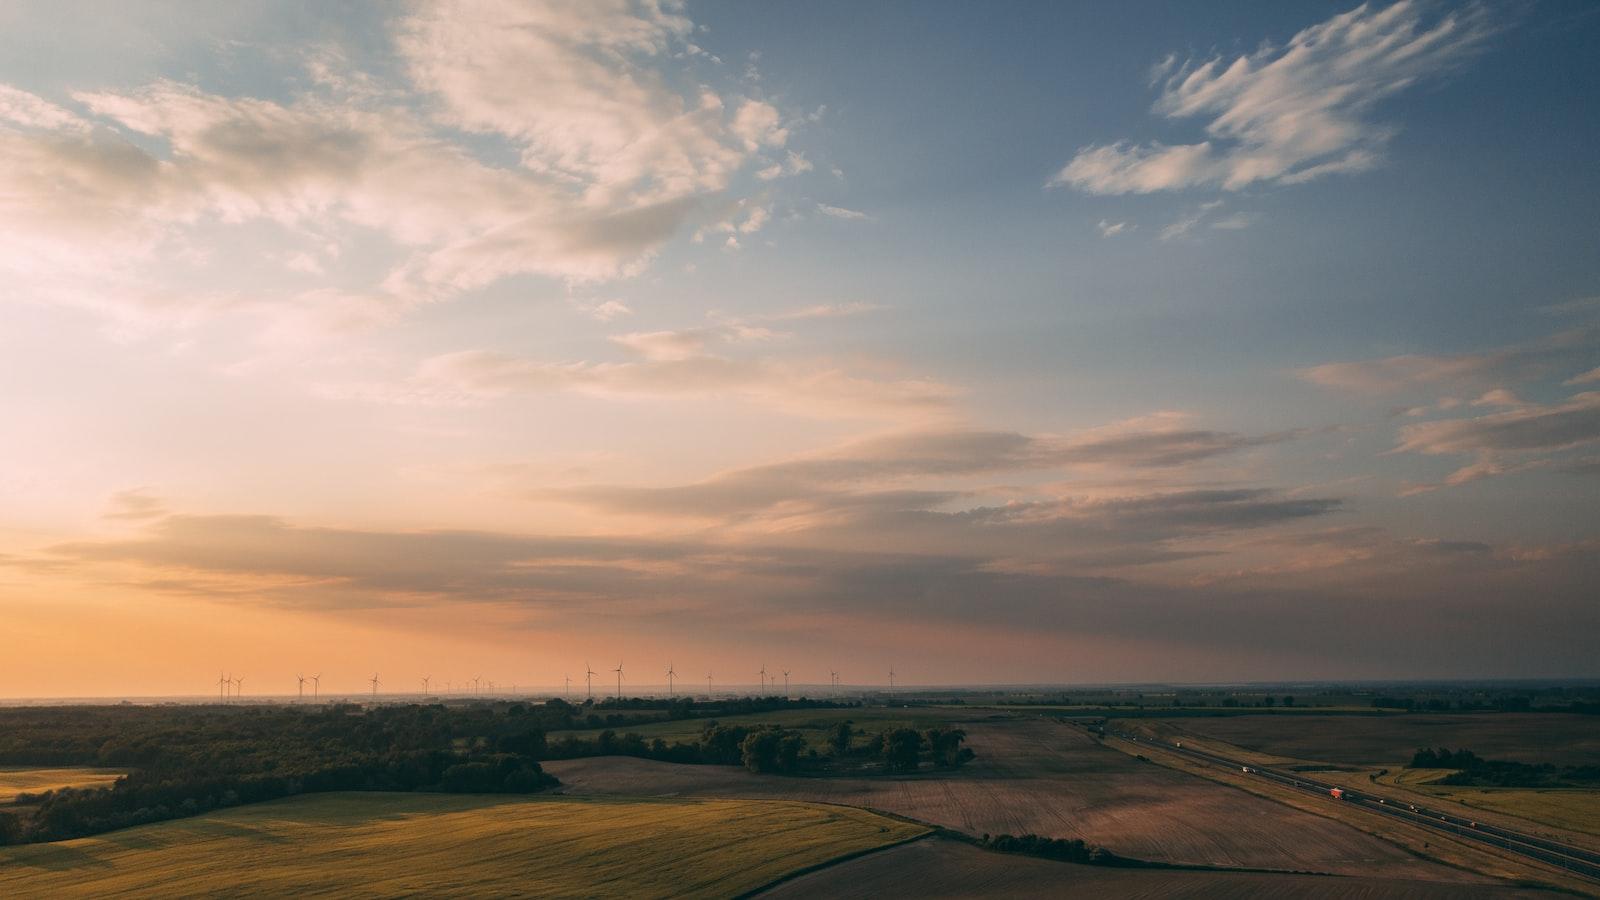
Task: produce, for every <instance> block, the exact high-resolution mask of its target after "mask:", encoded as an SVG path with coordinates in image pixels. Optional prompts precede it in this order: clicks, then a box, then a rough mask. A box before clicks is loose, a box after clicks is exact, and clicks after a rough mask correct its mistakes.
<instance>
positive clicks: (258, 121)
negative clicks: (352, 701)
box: [0, 0, 1600, 694]
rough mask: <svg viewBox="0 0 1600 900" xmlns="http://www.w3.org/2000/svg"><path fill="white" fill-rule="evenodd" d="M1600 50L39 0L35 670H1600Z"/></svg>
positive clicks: (890, 14) (560, 9) (530, 677)
mask: <svg viewBox="0 0 1600 900" xmlns="http://www.w3.org/2000/svg"><path fill="white" fill-rule="evenodd" d="M1597 44H1600V11H1596V10H1595V9H1594V7H1593V6H1592V5H1591V4H1586V3H1577V2H1545V3H1528V4H1518V5H1487V4H1485V5H1471V4H1468V5H1460V4H1430V3H1412V2H1402V3H1399V4H1393V5H1390V4H1381V3H1379V4H1370V5H1367V6H1361V7H1352V6H1350V5H1347V4H1320V3H1319V4H1312V3H1284V4H1272V5H1262V4H1250V3H1240V4H1208V5H1205V6H1198V5H1194V4H1138V5H1131V6H1130V5H1116V6H1113V5H1103V6H1087V5H1083V6H1080V5H1068V4H1044V3H1040V4H957V3H917V4H890V3H883V4H870V5H862V4H855V3H807V4H793V5H780V4H747V3H724V2H705V3H695V2H690V3H687V4H686V5H682V6H679V5H674V4H670V3H669V4H664V5H656V4H649V3H632V2H623V0H618V2H615V3H577V4H566V3H532V4H515V3H504V4H500V3H493V4H491V3H483V4H466V5H464V6H460V7H456V6H451V5H426V6H396V7H368V6H362V5H355V4H349V5H329V4H313V3H306V4H298V5H281V4H272V5H268V4H252V5H234V6H225V7H219V6H214V5H207V4H149V5H141V6H139V7H137V8H129V7H126V6H125V5H121V4H101V5H96V4H65V5H62V4H27V3H24V4H16V5H13V6H10V7H8V8H7V9H6V10H5V11H3V12H0V169H3V170H4V171H5V173H6V174H4V175H0V239H3V240H4V241H5V246H6V248H7V249H6V250H4V251H0V276H4V283H5V285H6V287H4V288H3V289H0V309H3V310H4V311H5V321H6V327H5V328H4V330H3V331H0V403H4V404H5V407H6V408H7V409H9V410H10V411H11V415H10V418H11V420H12V425H13V427H14V429H15V432H16V433H18V434H23V435H26V436H27V439H26V440H23V441H13V442H8V444H7V446H5V447H3V448H0V508H4V509H5V510H7V512H6V513H5V515H4V517H3V518H0V614H4V615H7V616H8V617H9V619H10V620H11V621H12V622H13V623H15V627H17V628H19V629H23V630H26V631H28V632H29V633H32V634H36V635H41V636H45V638H48V639H44V638H42V639H41V642H40V643H39V645H38V646H39V650H38V651H37V654H36V657H35V658H29V659H24V660H23V661H22V662H21V663H20V664H19V665H20V666H21V671H20V672H19V673H18V675H17V678H16V679H14V680H15V681H16V682H17V683H18V685H19V687H17V688H15V690H17V691H19V692H21V693H24V694H26V693H30V692H37V690H39V689H40V688H37V687H34V688H30V687H29V685H30V684H31V685H42V684H44V683H45V681H46V679H47V678H49V677H51V676H50V675H49V666H50V660H51V659H52V656H51V654H52V653H54V652H57V651H59V650H60V649H61V648H62V647H63V646H76V644H75V643H74V642H88V643H91V644H96V645H101V644H104V645H107V646H108V647H109V646H112V645H114V644H115V643H116V639H117V638H118V637H119V636H120V635H122V634H125V633H127V631H128V630H129V629H135V630H142V632H144V633H160V634H163V635H168V636H169V639H170V640H171V641H172V642H173V643H174V644H175V645H177V644H181V645H183V646H185V647H187V648H189V649H186V650H183V651H182V652H175V653H173V654H171V655H169V656H168V657H167V658H166V659H165V660H164V661H162V662H151V661H143V662H139V663H137V664H135V665H136V674H135V676H134V678H135V680H136V681H137V683H138V684H139V685H142V686H146V687H148V688H149V689H150V690H152V691H168V690H181V689H182V686H183V685H185V684H187V680H188V679H189V678H190V677H191V674H192V673H191V671H190V670H191V669H193V670H196V671H202V672H203V671H209V670H210V669H212V668H215V664H216V662H217V660H216V659H214V657H216V656H219V655H221V656H227V657H229V658H242V659H243V660H244V661H245V663H246V664H247V665H256V666H263V667H264V666H267V665H271V664H275V662H270V661H275V660H277V659H278V658H280V657H281V656H283V655H285V654H291V655H292V654H295V653H308V652H332V651H329V650H327V649H326V648H322V649H321V650H317V649H316V648H313V650H310V651H307V650H302V649H298V648H296V649H290V648H289V644H288V643H286V642H288V641H289V636H291V635H296V634H300V633H303V632H304V630H305V629H306V628H307V627H308V624H312V623H314V624H315V626H316V627H317V629H319V630H321V631H324V632H326V633H327V634H328V635H329V637H328V638H327V643H328V645H329V646H330V647H331V646H335V645H337V646H351V647H355V648H357V652H356V653H354V654H346V655H354V656H359V657H361V661H360V662H359V664H358V663H356V662H352V670H351V673H350V677H351V678H352V679H355V678H356V677H357V676H358V675H359V674H360V673H365V672H368V671H370V670H371V669H372V668H373V667H374V666H377V665H382V666H386V667H406V666H419V665H423V664H424V663H428V667H430V668H433V669H435V670H439V669H442V668H443V667H444V666H448V665H461V666H467V667H471V666H474V665H477V662H478V661H482V660H487V661H489V662H490V663H492V664H493V665H496V666H499V667H501V668H503V669H504V670H505V671H504V672H503V673H502V674H501V676H500V677H499V678H497V680H501V681H504V682H506V683H509V682H511V681H513V680H515V681H520V682H522V683H536V682H542V683H547V684H555V683H559V682H560V679H561V676H562V674H563V673H564V672H565V671H566V669H567V668H570V667H571V666H573V665H576V663H574V662H573V661H572V660H570V659H566V658H565V657H566V656H571V655H573V654H574V653H577V654H578V656H575V657H574V658H575V659H579V661H581V656H582V654H583V653H589V654H591V655H593V656H595V657H596V658H599V657H609V656H615V655H617V652H618V651H621V652H624V653H626V654H627V655H628V656H629V657H630V658H637V659H640V660H642V662H641V665H642V666H644V667H645V668H646V669H648V668H649V666H650V665H653V664H654V663H653V660H654V659H655V658H656V657H660V658H661V659H662V660H665V659H666V658H667V656H668V655H669V654H670V655H673V656H675V657H676V658H677V659H679V660H682V659H685V658H687V657H688V656H689V653H690V651H692V652H693V653H694V654H697V655H698V657H700V658H702V659H703V660H704V661H705V663H706V665H709V666H715V667H719V668H723V669H727V670H731V671H743V670H744V669H750V670H751V671H752V672H753V671H754V669H755V668H757V667H759V666H760V665H761V663H762V662H763V661H766V662H772V663H774V664H777V662H776V659H777V655H778V654H781V653H784V652H791V651H792V652H801V651H803V652H804V653H806V654H807V655H808V658H809V657H819V658H820V657H827V658H831V659H833V660H835V661H836V663H838V664H839V665H842V666H849V667H853V668H855V669H857V670H859V671H860V672H861V673H862V674H861V675H860V676H859V680H862V681H866V680H869V679H870V678H874V677H877V676H876V675H875V674H872V673H876V672H877V670H878V669H881V668H883V667H884V663H885V660H884V659H883V657H884V655H885V654H886V653H887V652H889V651H887V650H886V649H885V647H886V644H891V643H893V642H896V641H898V642H909V643H911V644H913V645H914V646H913V647H912V648H911V652H912V653H915V654H917V655H921V656H925V657H929V658H939V659H941V660H943V662H942V663H941V664H940V666H939V667H937V668H933V667H929V668H928V670H927V671H920V672H919V671H911V670H910V669H909V668H907V667H906V666H903V665H902V667H901V668H902V670H904V671H905V677H906V678H907V680H908V681H918V680H920V681H925V682H934V681H953V680H975V681H1015V680H1019V679H1021V678H1022V677H1023V673H1024V672H1028V673H1036V672H1038V671H1039V670H1040V668H1041V667H1043V668H1044V669H1046V670H1047V671H1050V672H1051V673H1052V677H1054V678H1059V679H1060V680H1064V681H1073V680H1079V681H1108V680H1159V679H1202V680H1216V679H1232V678H1278V677H1391V676H1394V677H1399V676H1430V677H1431V676H1467V675H1473V676H1476V675H1592V674H1594V673H1593V671H1592V661H1591V660H1590V653H1589V650H1588V648H1587V647H1586V642H1585V641H1584V640H1583V637H1584V636H1585V635H1587V634H1592V633H1593V632H1594V630H1595V626H1596V625H1600V621H1597V620H1596V619H1595V615H1596V610H1595V606H1594V604H1593V602H1592V597H1593V596H1594V595H1595V592H1596V577H1597V575H1596V565H1595V563H1596V550H1597V549H1600V544H1597V541H1600V534H1597V533H1596V527H1597V520H1596V514H1595V510H1596V509H1597V508H1600V505H1597V504H1596V500H1597V499H1600V491H1597V486H1600V481H1597V480H1596V474H1595V473H1596V472H1597V471H1600V456H1597V455H1596V454H1597V453H1600V450H1597V449H1596V448H1597V445H1600V393H1597V392H1600V388H1597V387H1596V385H1600V370H1596V366H1597V365H1600V300H1597V299H1596V298H1600V247H1597V241H1600V229H1597V225H1596V223H1597V222H1600V171H1597V167H1596V166H1595V165H1594V164H1593V156H1594V153H1593V148H1594V147H1595V146H1596V145H1597V143H1600V140H1597V139H1600V119H1597V117H1596V116H1595V115H1593V111H1592V105H1593V103H1592V98H1593V97H1594V96H1596V94H1597V89H1600V63H1597V62H1596V61H1595V59H1594V54H1593V53H1592V52H1589V51H1590V48H1592V47H1594V46H1596V45H1597ZM1530 597H1534V598H1537V599H1536V600H1533V601H1530V600H1529V598H1530ZM47 598H48V599H47ZM574 608H578V609H583V610H588V611H590V612H588V613H586V614H582V615H574V614H573V613H572V610H573V609H574ZM219 609H228V610H231V611H232V614H233V615H235V616H237V617H239V619H238V624H237V625H232V624H217V623H215V619H216V616H215V613H216V611H217V610H219ZM91 612H92V613H93V614H94V615H95V616H97V617H102V616H103V617H105V619H104V620H105V621H106V623H107V624H106V625H105V626H104V628H103V630H102V629H99V628H96V629H92V630H91V633H89V634H84V633H83V632H82V631H80V630H76V629H73V628H72V627H70V626H69V624H68V623H71V622H75V621H81V620H82V619H83V617H84V616H85V615H86V614H89V613H91ZM1377 614H1384V615H1392V616H1394V618H1395V627H1394V628H1393V629H1392V633H1390V634H1384V635H1380V636H1377V637H1375V638H1372V639H1371V640H1366V641H1357V640H1356V639H1355V638H1354V637H1353V636H1348V635H1350V634H1352V633H1353V632H1355V631H1356V630H1357V629H1361V628H1364V627H1365V626H1364V625H1363V623H1364V622H1365V621H1367V619H1368V617H1370V616H1372V615H1377ZM596 617H598V618H596ZM1241 620H1248V621H1249V623H1250V624H1248V625H1239V626H1237V627H1233V628H1232V629H1231V630H1230V629H1223V628H1220V627H1217V625H1216V623H1218V622H1220V621H1228V622H1239V621H1241ZM1445 621H1448V622H1450V623H1451V624H1450V625H1449V626H1448V627H1446V628H1443V629H1442V630H1440V631H1437V632H1430V634H1431V643H1430V645H1429V649H1428V650H1427V651H1426V652H1423V653H1420V654H1419V653H1418V652H1416V651H1415V650H1414V647H1415V641H1416V638H1417V633H1418V631H1419V630H1423V629H1430V628H1437V627H1438V623H1440V622H1445ZM207 622H210V623H212V624H201V623H207ZM597 623H598V624H597ZM1328 631H1332V632H1334V633H1337V634H1340V635H1346V636H1344V637H1340V638H1338V639H1334V640H1326V639H1323V638H1319V637H1315V635H1318V634H1322V633H1325V632H1328ZM261 635H269V636H270V637H269V638H268V639H266V640H262V639H261ZM195 647H203V648H205V649H194V648H195ZM529 648H532V649H531V650H530V649H529ZM679 648H681V649H679ZM80 649H81V648H80ZM108 652H110V651H108ZM114 656H115V654H114V653H113V658H112V662H113V663H115V664H116V665H118V666H122V667H123V669H122V670H123V671H126V670H127V666H128V665H130V664H131V663H130V661H128V660H117V659H115V658H114ZM429 660H436V662H428V661H429ZM1062 660H1070V662H1061V661H1062ZM110 664H111V663H108V665H110ZM304 664H305V665H313V664H314V663H313V661H310V660H307V661H306V662H305V663H304ZM234 668H237V666H234ZM108 671H109V669H108ZM107 677H108V676H107V675H105V674H104V673H98V672H86V673H84V674H83V676H82V678H83V679H84V684H83V685H81V686H80V689H81V690H82V691H85V692H97V691H113V690H118V691H120V689H116V688H113V686H111V685H109V684H107V683H106V681H105V679H106V678H107ZM441 677H442V676H441ZM1029 677H1032V676H1029Z"/></svg>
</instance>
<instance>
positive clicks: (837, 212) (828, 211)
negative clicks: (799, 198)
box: [817, 203, 872, 221]
mask: <svg viewBox="0 0 1600 900" xmlns="http://www.w3.org/2000/svg"><path fill="white" fill-rule="evenodd" d="M817 212H819V213H822V214H823V215H825V216H832V217H833V218H835V219H846V220H852V221H863V220H866V219H871V218H872V217H871V216H869V215H867V214H866V213H864V212H857V211H855V210H853V209H845V208H844V207H842V206H829V205H828V204H826V203H818V204H817Z"/></svg>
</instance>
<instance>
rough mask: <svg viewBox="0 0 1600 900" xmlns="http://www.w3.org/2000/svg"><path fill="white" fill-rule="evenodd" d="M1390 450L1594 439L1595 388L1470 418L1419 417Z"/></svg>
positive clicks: (1522, 446) (1599, 401)
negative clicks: (1567, 397)
mask: <svg viewBox="0 0 1600 900" xmlns="http://www.w3.org/2000/svg"><path fill="white" fill-rule="evenodd" d="M1400 433H1401V443H1400V446H1398V447H1397V448H1395V449H1396V451H1399V452H1411V453H1427V454H1434V455H1439V454H1450V453H1477V452H1513V451H1555V450H1566V449H1570V448H1573V447H1578V446H1581V445H1583V444H1588V443H1593V442H1595V441H1600V392H1588V393H1583V394H1578V395H1577V396H1575V397H1573V398H1571V399H1570V400H1567V401H1566V402H1564V403H1559V404H1552V405H1548V406H1540V405H1536V404H1528V405H1526V406H1523V407H1522V408H1519V409H1515V410H1512V411H1510V412H1502V413H1492V414H1490V415H1486V416H1479V417H1477V418H1473V419H1451V420H1447V421H1440V422H1423V423H1419V424H1416V425H1407V426H1406V427H1404V428H1402V429H1401V432H1400Z"/></svg>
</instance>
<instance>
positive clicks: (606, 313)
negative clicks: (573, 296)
mask: <svg viewBox="0 0 1600 900" xmlns="http://www.w3.org/2000/svg"><path fill="white" fill-rule="evenodd" d="M572 305H573V307H574V308H576V309H577V310H578V311H579V312H582V313H583V314H584V315H586V316H589V317H590V318H592V319H594V320H595V321H597V322H610V321H612V320H614V319H620V318H623V317H624V316H631V315H633V308H632V307H630V306H629V305H628V304H626V303H623V302H622V301H621V300H599V301H596V300H573V301H572Z"/></svg>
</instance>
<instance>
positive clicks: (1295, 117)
mask: <svg viewBox="0 0 1600 900" xmlns="http://www.w3.org/2000/svg"><path fill="white" fill-rule="evenodd" d="M1427 10H1428V8H1427V7H1426V6H1424V5H1422V4H1419V3H1414V2H1411V0H1401V2H1399V3H1395V4H1393V5H1391V6H1389V7H1387V8H1383V9H1374V8H1373V7H1371V6H1369V5H1362V6H1359V7H1357V8H1355V9H1353V10H1351V11H1349V12H1347V13H1343V14H1340V15H1337V16H1334V17H1333V18H1331V19H1329V20H1328V21H1326V22H1322V23H1320V24H1318V25H1314V26H1312V27H1310V28H1307V29H1305V30H1303V31H1301V32H1299V33H1298V34H1296V35H1294V37H1292V38H1290V40H1289V41H1288V42H1287V43H1286V44H1283V45H1281V46H1275V45H1267V46H1264V47H1262V48H1261V49H1260V50H1257V51H1256V52H1254V53H1251V54H1248V55H1244V56H1239V57H1237V58H1235V59H1232V60H1227V59H1224V58H1223V57H1220V56H1217V57H1212V58H1210V59H1205V60H1195V59H1189V60H1183V61H1179V59H1178V58H1177V57H1176V56H1171V57H1168V58H1167V59H1166V60H1165V61H1163V62H1162V63H1161V64H1160V65H1159V66H1157V67H1156V69H1155V71H1154V80H1155V81H1156V82H1157V83H1159V84H1160V86H1161V88H1160V94H1159V95H1158V97H1157V99H1156V102H1155V105H1154V112H1156V113H1157V114H1159V115H1161V116H1164V117H1166V118H1168V119H1194V118H1205V119H1207V120H1208V121H1207V122H1206V125H1205V134H1206V140H1204V141H1201V142H1199V143H1193V144H1175V145H1173V144H1163V143H1159V142H1153V143H1144V144H1141V143H1134V142H1130V141H1120V142H1117V143H1113V144H1101V145H1091V146H1087V147H1084V148H1082V149H1080V150H1079V151H1078V152H1077V155H1075V156H1074V157H1073V158H1072V160H1071V161H1070V162H1068V163H1067V164H1066V166H1064V167H1063V168H1062V169H1061V170H1060V171H1059V172H1057V173H1056V174H1055V175H1054V176H1052V177H1051V178H1050V180H1049V182H1048V186H1051V187H1057V186H1062V187H1071V188H1074V189H1077V190H1081V191H1086V192H1089V193H1094V194H1128V193H1139V194H1144V193H1152V192H1155V191H1167V190H1182V189H1186V188H1196V187H1207V188H1219V189H1222V190H1239V189H1242V188H1245V187H1248V186H1250V185H1255V184H1298V183H1301V182H1305V181H1310V180H1312V179H1315V178H1320V177H1323V176H1326V175H1332V174H1335V173H1343V172H1359V171H1362V170H1365V169H1370V168H1372V167H1373V166H1376V165H1378V164H1379V163H1380V162H1381V160H1382V157H1383V149H1384V146H1385V144H1387V143H1388V141H1389V138H1390V137H1391V136H1392V135H1393V134H1394V130H1395V129H1394V128H1393V126H1390V125H1387V124H1384V123H1381V122H1379V121H1376V120H1374V118H1373V116H1372V112H1373V109H1374V107H1375V106H1376V105H1377V104H1378V103H1379V102H1380V101H1382V100H1384V99H1386V98H1388V97H1391V96H1393V95H1395V94H1397V93H1399V92H1400V91H1403V90H1405V89H1407V88H1410V87H1412V86H1414V85H1416V84H1418V83H1419V82H1422V81H1425V80H1428V79H1431V78H1436V77H1438V76H1439V75H1440V74H1442V73H1444V72H1448V71H1450V70H1451V69H1452V68H1454V67H1456V66H1458V65H1460V64H1461V63H1462V62H1463V61H1464V60H1466V59H1467V58H1468V57H1469V56H1470V54H1471V53H1472V51H1473V50H1475V49H1476V48H1477V47H1478V46H1479V45H1481V44H1482V42H1483V41H1484V39H1485V38H1486V37H1487V36H1488V35H1489V34H1490V33H1491V29H1490V27H1489V25H1488V23H1487V21H1486V14H1485V12H1484V10H1483V9H1481V8H1478V7H1469V8H1467V9H1464V10H1458V11H1453V12H1450V13H1449V14H1447V15H1445V16H1443V17H1441V18H1438V19H1437V20H1435V21H1430V20H1429V18H1428V16H1427Z"/></svg>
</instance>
